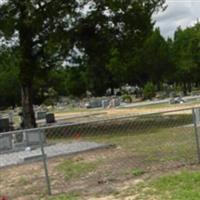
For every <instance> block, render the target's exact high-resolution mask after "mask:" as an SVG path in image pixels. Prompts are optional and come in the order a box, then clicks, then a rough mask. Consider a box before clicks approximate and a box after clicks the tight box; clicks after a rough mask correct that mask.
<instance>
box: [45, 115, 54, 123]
mask: <svg viewBox="0 0 200 200" xmlns="http://www.w3.org/2000/svg"><path fill="white" fill-rule="evenodd" d="M46 122H47V124H50V123H55V116H54V113H47V114H46Z"/></svg>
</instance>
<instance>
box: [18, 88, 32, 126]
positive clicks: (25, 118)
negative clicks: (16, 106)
mask: <svg viewBox="0 0 200 200" xmlns="http://www.w3.org/2000/svg"><path fill="white" fill-rule="evenodd" d="M21 100H22V127H23V128H35V127H36V122H35V114H34V110H33V104H32V87H31V86H30V85H29V86H28V85H22V86H21Z"/></svg>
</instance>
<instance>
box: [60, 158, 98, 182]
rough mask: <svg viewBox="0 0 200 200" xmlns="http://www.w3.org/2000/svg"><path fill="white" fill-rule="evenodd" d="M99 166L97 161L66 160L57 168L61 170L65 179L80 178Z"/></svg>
mask: <svg viewBox="0 0 200 200" xmlns="http://www.w3.org/2000/svg"><path fill="white" fill-rule="evenodd" d="M96 167H97V162H88V163H86V162H81V161H73V160H65V161H64V162H62V163H60V164H59V165H58V166H57V170H58V171H59V172H61V173H62V174H63V176H64V178H65V180H66V181H67V180H70V179H73V178H80V177H81V176H85V175H86V174H88V173H91V172H93V171H94V170H95V169H96Z"/></svg>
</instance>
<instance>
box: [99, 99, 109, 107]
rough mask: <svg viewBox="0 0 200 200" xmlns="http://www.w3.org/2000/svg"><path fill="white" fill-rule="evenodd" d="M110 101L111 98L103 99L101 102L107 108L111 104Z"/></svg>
mask: <svg viewBox="0 0 200 200" xmlns="http://www.w3.org/2000/svg"><path fill="white" fill-rule="evenodd" d="M109 103H110V101H109V100H102V102H101V104H102V107H103V108H107V107H108V106H109Z"/></svg>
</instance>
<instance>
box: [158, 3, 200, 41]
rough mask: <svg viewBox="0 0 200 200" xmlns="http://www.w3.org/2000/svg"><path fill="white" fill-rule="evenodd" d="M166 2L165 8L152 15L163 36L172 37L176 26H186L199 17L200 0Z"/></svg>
mask: <svg viewBox="0 0 200 200" xmlns="http://www.w3.org/2000/svg"><path fill="white" fill-rule="evenodd" d="M166 4H167V5H168V7H167V9H166V10H165V11H164V12H160V13H157V14H156V15H155V16H154V19H155V20H156V26H158V27H160V29H161V33H162V34H163V35H164V36H165V37H172V36H173V34H174V31H175V30H176V28H177V27H178V26H181V27H182V28H186V27H188V26H192V25H194V23H195V22H196V21H197V19H200V0H166Z"/></svg>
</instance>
